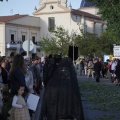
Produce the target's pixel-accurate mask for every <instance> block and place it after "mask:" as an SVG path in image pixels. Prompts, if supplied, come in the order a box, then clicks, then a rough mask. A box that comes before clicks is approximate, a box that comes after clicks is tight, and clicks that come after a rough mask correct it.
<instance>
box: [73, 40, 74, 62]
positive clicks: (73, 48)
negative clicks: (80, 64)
mask: <svg viewBox="0 0 120 120" xmlns="http://www.w3.org/2000/svg"><path fill="white" fill-rule="evenodd" d="M73 63H74V41H73Z"/></svg>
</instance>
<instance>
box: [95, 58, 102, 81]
mask: <svg viewBox="0 0 120 120" xmlns="http://www.w3.org/2000/svg"><path fill="white" fill-rule="evenodd" d="M94 71H95V77H96V82H100V71H101V63H100V61H99V60H98V59H96V63H95V64H94Z"/></svg>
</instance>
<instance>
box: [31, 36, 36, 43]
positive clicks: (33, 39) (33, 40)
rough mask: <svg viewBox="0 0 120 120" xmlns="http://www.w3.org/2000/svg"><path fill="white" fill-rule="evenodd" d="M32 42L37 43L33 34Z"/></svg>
mask: <svg viewBox="0 0 120 120" xmlns="http://www.w3.org/2000/svg"><path fill="white" fill-rule="evenodd" d="M32 42H33V43H34V44H35V43H36V42H35V36H32Z"/></svg>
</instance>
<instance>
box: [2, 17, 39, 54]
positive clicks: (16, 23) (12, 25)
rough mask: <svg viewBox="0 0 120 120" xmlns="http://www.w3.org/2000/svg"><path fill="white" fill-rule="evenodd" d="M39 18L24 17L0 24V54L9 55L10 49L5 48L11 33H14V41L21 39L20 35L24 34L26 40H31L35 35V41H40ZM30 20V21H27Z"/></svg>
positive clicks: (9, 41)
mask: <svg viewBox="0 0 120 120" xmlns="http://www.w3.org/2000/svg"><path fill="white" fill-rule="evenodd" d="M39 19H40V18H34V17H25V18H20V19H17V20H13V21H10V22H7V23H6V24H0V38H1V40H0V44H2V46H3V47H0V51H1V52H2V53H1V55H2V56H4V55H9V54H10V52H11V50H8V49H6V46H7V43H11V34H14V41H15V42H18V41H22V35H25V36H26V40H32V36H35V39H36V42H39V41H40V21H39ZM28 21H31V22H28Z"/></svg>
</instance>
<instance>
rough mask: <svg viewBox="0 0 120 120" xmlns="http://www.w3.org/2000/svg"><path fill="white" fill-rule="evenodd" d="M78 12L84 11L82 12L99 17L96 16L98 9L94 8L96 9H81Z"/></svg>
mask: <svg viewBox="0 0 120 120" xmlns="http://www.w3.org/2000/svg"><path fill="white" fill-rule="evenodd" d="M79 10H81V11H84V12H87V13H90V14H93V15H97V16H100V15H99V14H98V12H99V9H98V8H96V7H82V8H80V9H79Z"/></svg>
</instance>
